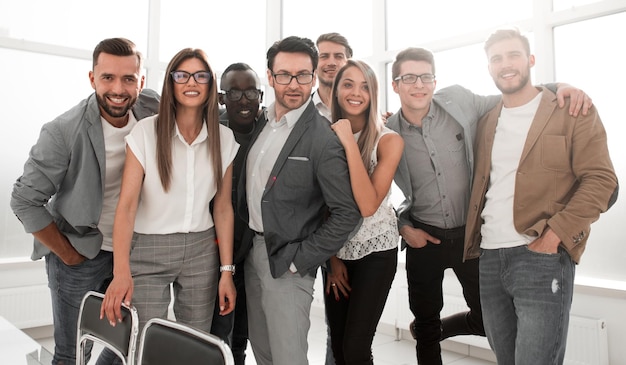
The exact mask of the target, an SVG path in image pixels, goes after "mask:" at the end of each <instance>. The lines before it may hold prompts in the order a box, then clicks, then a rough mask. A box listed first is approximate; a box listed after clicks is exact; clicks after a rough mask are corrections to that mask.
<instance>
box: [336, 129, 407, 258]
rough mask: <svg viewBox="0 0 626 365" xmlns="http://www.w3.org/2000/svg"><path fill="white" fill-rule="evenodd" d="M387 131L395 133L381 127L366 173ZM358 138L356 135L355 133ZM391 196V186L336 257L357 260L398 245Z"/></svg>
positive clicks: (396, 225)
mask: <svg viewBox="0 0 626 365" xmlns="http://www.w3.org/2000/svg"><path fill="white" fill-rule="evenodd" d="M388 133H395V132H393V131H392V130H390V129H388V128H387V127H385V128H383V131H382V133H381V134H380V136H378V140H377V141H376V144H375V145H374V150H373V151H372V157H371V160H370V161H371V163H370V168H369V171H368V173H369V174H370V175H371V174H372V173H373V172H374V168H375V167H376V164H377V163H378V157H377V156H376V154H377V151H378V142H379V141H380V138H381V137H382V136H384V135H385V134H388ZM355 138H358V135H355ZM390 196H391V188H390V189H389V191H388V192H387V195H386V196H385V199H383V201H382V203H380V206H379V207H378V209H377V210H376V213H374V215H372V216H369V217H365V218H363V223H362V224H361V228H359V230H358V232H357V233H356V235H354V237H352V239H351V240H350V241H348V242H346V243H345V244H344V245H343V247H342V248H341V249H340V250H339V252H337V257H338V258H340V259H342V260H358V259H360V258H363V257H365V256H367V255H369V254H370V253H372V252H380V251H387V250H391V249H392V248H395V247H398V240H399V237H400V234H399V233H398V223H397V219H396V213H395V211H394V209H393V205H392V204H391V202H389V197H390Z"/></svg>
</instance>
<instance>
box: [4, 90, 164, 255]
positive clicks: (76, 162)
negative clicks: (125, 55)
mask: <svg viewBox="0 0 626 365" xmlns="http://www.w3.org/2000/svg"><path fill="white" fill-rule="evenodd" d="M158 108H159V95H158V94H157V93H156V92H154V91H153V90H148V89H144V90H143V91H142V93H141V94H140V95H139V99H138V100H137V103H136V104H135V106H134V107H133V113H134V115H135V118H137V120H139V119H142V118H145V117H148V116H150V115H153V114H156V113H157V112H158ZM105 163H106V161H105V151H104V134H103V132H102V124H101V121H100V110H99V109H98V102H97V100H96V95H95V93H94V94H91V95H90V96H89V97H88V98H87V99H85V100H83V101H81V102H80V103H78V105H76V106H75V107H73V108H72V109H70V110H68V111H67V112H65V113H64V114H62V115H60V116H58V117H57V118H56V119H54V120H53V121H51V122H49V123H46V124H44V126H43V127H42V128H41V133H40V135H39V140H38V141H37V143H36V144H35V145H34V146H33V147H32V149H31V151H30V155H29V158H28V160H27V161H26V163H25V164H24V173H23V175H22V176H21V177H19V178H18V179H17V181H16V182H15V184H14V185H13V192H12V194H11V208H12V209H13V212H14V213H15V215H16V216H17V218H18V219H19V220H20V221H21V222H22V224H23V225H24V229H25V230H26V232H28V233H32V232H37V231H39V230H41V229H43V228H45V227H46V226H47V225H49V224H50V223H51V222H52V221H53V220H54V222H55V223H56V224H57V226H58V227H59V230H60V231H61V232H62V233H63V234H64V235H65V236H66V237H67V238H68V239H69V241H70V243H71V244H72V246H74V248H75V249H76V250H77V251H78V252H79V253H80V254H81V255H83V256H85V257H87V258H90V259H91V258H94V257H95V256H96V255H97V254H98V252H99V251H100V247H101V246H102V233H101V232H100V230H99V229H98V222H99V221H100V213H101V211H102V199H103V196H104V172H105V171H106V170H105ZM49 252H50V251H49V250H48V248H47V247H46V246H44V245H43V244H41V243H40V242H39V241H37V240H35V243H34V250H33V253H32V256H31V258H32V259H33V260H37V259H39V258H41V257H42V256H44V255H46V254H48V253H49Z"/></svg>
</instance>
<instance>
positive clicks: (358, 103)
mask: <svg viewBox="0 0 626 365" xmlns="http://www.w3.org/2000/svg"><path fill="white" fill-rule="evenodd" d="M336 97H337V102H338V103H339V107H340V108H341V114H342V117H343V118H347V119H350V118H351V117H356V116H359V117H365V116H367V111H368V109H369V106H370V90H369V85H368V84H367V81H366V80H365V76H364V75H363V72H361V70H359V69H358V67H356V66H350V67H348V68H346V69H345V70H344V72H343V73H342V74H341V78H340V79H339V81H338V83H337V95H336Z"/></svg>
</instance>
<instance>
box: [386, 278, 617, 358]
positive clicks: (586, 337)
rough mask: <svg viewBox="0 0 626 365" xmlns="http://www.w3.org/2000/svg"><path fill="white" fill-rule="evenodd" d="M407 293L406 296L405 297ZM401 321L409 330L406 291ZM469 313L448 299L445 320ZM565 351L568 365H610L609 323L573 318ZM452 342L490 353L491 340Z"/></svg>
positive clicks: (401, 300)
mask: <svg viewBox="0 0 626 365" xmlns="http://www.w3.org/2000/svg"><path fill="white" fill-rule="evenodd" d="M403 292H404V293H403ZM397 294H398V296H399V298H398V311H399V312H398V313H399V315H398V320H397V321H396V325H397V327H398V328H399V329H403V330H407V329H408V326H409V323H410V322H411V320H412V319H413V314H412V313H411V311H410V309H409V301H408V297H407V295H408V294H407V292H406V288H399V289H398V291H397ZM465 310H467V305H466V304H465V299H464V298H463V297H458V296H453V295H444V307H443V310H442V311H441V316H442V317H445V316H448V315H450V314H454V313H457V312H460V311H465ZM567 336H568V338H567V348H566V351H565V361H564V364H565V365H608V364H609V346H608V336H607V328H606V321H605V320H603V319H595V318H585V317H580V316H575V315H571V316H570V323H569V330H568V335H567ZM448 340H452V341H455V342H459V343H463V344H466V345H470V346H475V347H479V348H484V349H489V348H490V347H489V343H488V342H487V339H486V338H484V337H479V336H456V337H452V338H450V339H448Z"/></svg>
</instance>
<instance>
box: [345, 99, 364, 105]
mask: <svg viewBox="0 0 626 365" xmlns="http://www.w3.org/2000/svg"><path fill="white" fill-rule="evenodd" d="M348 103H350V104H352V105H361V104H363V103H362V102H360V101H354V100H348Z"/></svg>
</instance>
